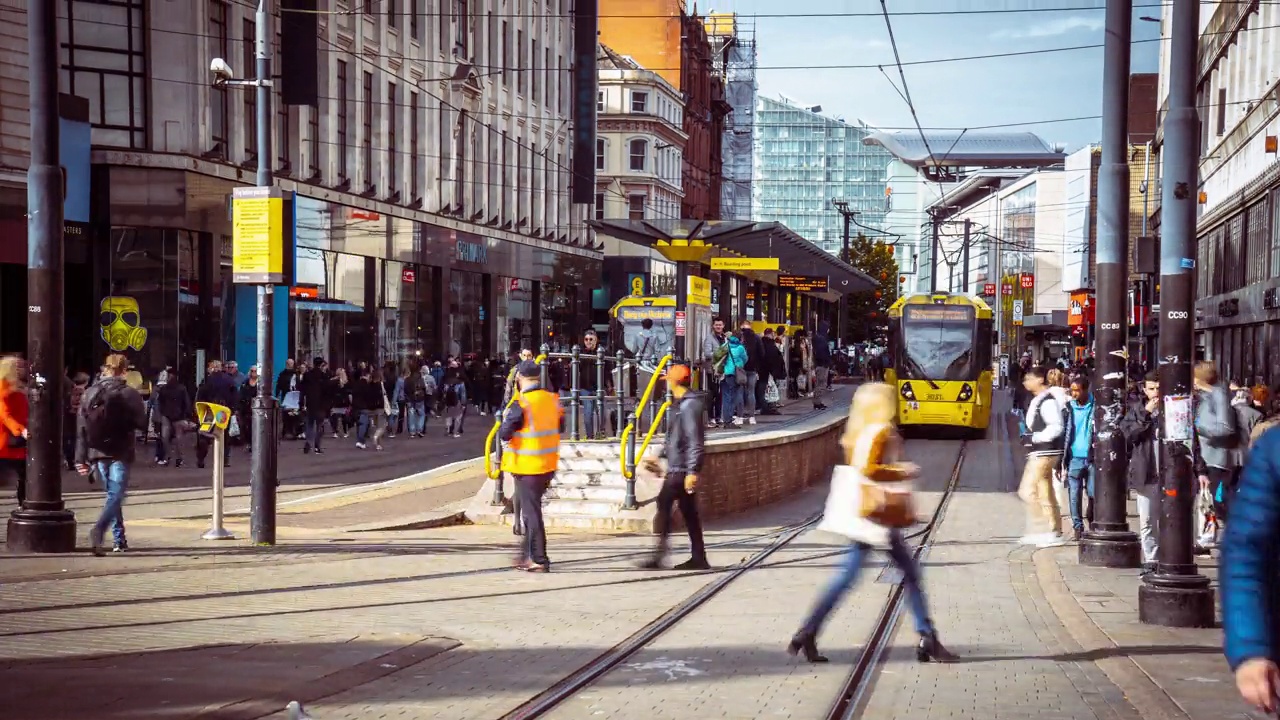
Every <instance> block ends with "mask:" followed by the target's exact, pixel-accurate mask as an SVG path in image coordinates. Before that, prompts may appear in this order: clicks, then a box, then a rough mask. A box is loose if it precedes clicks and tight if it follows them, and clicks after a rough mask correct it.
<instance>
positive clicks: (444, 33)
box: [435, 0, 453, 52]
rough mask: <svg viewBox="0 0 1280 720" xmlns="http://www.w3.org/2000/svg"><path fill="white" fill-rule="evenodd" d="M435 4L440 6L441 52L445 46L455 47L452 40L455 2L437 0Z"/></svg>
mask: <svg viewBox="0 0 1280 720" xmlns="http://www.w3.org/2000/svg"><path fill="white" fill-rule="evenodd" d="M435 4H436V5H437V6H438V7H439V8H440V52H444V51H445V48H450V47H453V44H452V42H451V36H452V34H453V3H452V2H450V1H449V0H436V3H435Z"/></svg>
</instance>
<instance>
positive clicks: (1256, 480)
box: [1220, 428, 1280, 713]
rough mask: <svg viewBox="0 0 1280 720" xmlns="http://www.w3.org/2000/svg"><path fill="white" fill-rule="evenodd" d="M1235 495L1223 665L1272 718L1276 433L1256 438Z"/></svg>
mask: <svg viewBox="0 0 1280 720" xmlns="http://www.w3.org/2000/svg"><path fill="white" fill-rule="evenodd" d="M1236 492H1237V494H1236V502H1235V504H1234V506H1233V508H1232V509H1233V512H1232V515H1231V521H1230V522H1228V523H1227V531H1226V533H1225V537H1224V538H1223V542H1222V562H1221V564H1220V567H1221V571H1220V577H1221V581H1222V627H1223V631H1224V635H1225V650H1226V656H1227V663H1228V664H1230V666H1231V669H1232V670H1233V671H1235V674H1236V688H1237V689H1239V691H1240V694H1241V696H1243V698H1244V700H1245V702H1247V703H1249V704H1251V705H1254V706H1256V707H1258V708H1259V709H1260V710H1262V711H1263V712H1267V713H1274V712H1275V711H1276V708H1277V696H1278V695H1280V667H1278V666H1277V664H1276V663H1277V661H1280V614H1278V613H1277V610H1278V609H1280V574H1277V572H1276V559H1275V555H1276V550H1275V549H1276V547H1277V545H1280V428H1271V429H1270V430H1267V431H1265V432H1263V433H1262V435H1260V436H1259V437H1258V439H1257V441H1256V442H1255V443H1254V445H1253V447H1252V448H1251V452H1250V454H1249V460H1248V464H1247V465H1245V468H1244V473H1243V474H1242V475H1241V477H1240V486H1239V488H1238V489H1237V491H1236Z"/></svg>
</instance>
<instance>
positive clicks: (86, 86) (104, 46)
mask: <svg viewBox="0 0 1280 720" xmlns="http://www.w3.org/2000/svg"><path fill="white" fill-rule="evenodd" d="M146 5H148V3H146V2H145V0H113V2H111V3H110V7H106V8H103V7H102V6H101V4H100V3H58V8H59V12H60V13H61V12H63V11H64V10H65V15H66V18H67V19H66V21H65V22H66V23H67V25H69V26H70V27H71V28H72V31H71V32H70V33H68V32H67V31H63V35H64V37H65V40H64V42H63V43H62V44H61V45H60V46H59V51H60V53H63V51H65V53H64V54H62V55H61V58H62V62H64V63H65V64H63V65H62V66H61V68H62V72H61V73H60V74H61V76H62V78H63V80H62V87H63V88H65V89H66V90H67V91H68V92H70V93H71V94H72V95H77V96H79V97H83V98H85V99H86V100H88V102H89V124H90V126H91V128H92V137H91V140H92V143H93V145H94V146H95V147H101V146H110V147H122V148H130V149H135V150H142V149H146V148H148V147H149V136H148V132H147V127H148V112H149V108H148V106H147V102H148V101H147V87H148V84H149V79H148V77H149V76H148V72H149V65H148V60H147V46H148V43H147V42H146V40H145V38H146V37H147V17H146V15H147V12H148V8H147V7H146ZM104 12H107V13H108V15H109V17H111V18H113V19H111V20H109V21H107V22H109V23H110V27H107V26H103V25H99V23H101V22H103V19H102V18H103V17H104V15H103V13H104ZM80 15H83V16H84V17H83V19H81V20H78V18H79V16H80ZM222 17H224V18H225V17H226V16H225V14H224V15H223V16H222ZM58 22H59V25H60V26H62V23H63V22H64V21H63V20H62V18H59V20H58ZM100 28H105V29H100ZM5 49H6V50H7V49H8V46H6V48H5ZM223 57H224V58H225V57H228V56H227V55H225V54H224V55H223Z"/></svg>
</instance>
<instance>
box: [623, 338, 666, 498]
mask: <svg viewBox="0 0 1280 720" xmlns="http://www.w3.org/2000/svg"><path fill="white" fill-rule="evenodd" d="M671 360H672V356H671V355H670V354H667V355H663V356H662V360H660V361H659V362H658V365H657V367H655V368H654V369H653V375H652V376H651V377H650V378H649V385H648V386H647V387H646V388H645V389H644V394H643V395H641V396H640V401H639V402H637V403H636V412H635V413H633V414H632V416H631V421H630V422H628V423H627V428H626V429H625V430H623V431H622V437H621V438H620V439H619V443H618V448H619V450H620V453H619V455H620V460H621V464H622V476H623V477H624V478H626V479H627V480H634V479H635V467H634V466H635V462H634V460H635V458H628V457H627V436H628V435H629V434H631V433H634V432H635V431H636V423H637V422H639V413H640V411H641V410H642V409H643V408H644V407H645V406H646V405H648V404H649V398H650V397H651V396H652V395H653V389H654V388H656V387H657V386H658V380H659V379H661V377H662V370H663V368H665V367H666V366H667V364H668V363H670V362H671ZM668 402H669V401H668ZM659 420H661V413H659V414H658V415H655V416H654V418H653V421H652V422H651V423H649V437H652V436H653V429H654V428H655V427H657V426H658V422H659ZM645 444H646V445H648V440H647V439H646V441H645ZM642 454H643V453H642Z"/></svg>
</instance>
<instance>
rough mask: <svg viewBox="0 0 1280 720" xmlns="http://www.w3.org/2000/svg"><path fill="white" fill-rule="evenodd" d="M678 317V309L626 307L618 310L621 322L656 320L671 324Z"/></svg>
mask: <svg viewBox="0 0 1280 720" xmlns="http://www.w3.org/2000/svg"><path fill="white" fill-rule="evenodd" d="M675 317H676V309H675V308H673V307H661V308H658V307H624V308H618V319H619V320H631V321H637V320H654V321H657V322H671V321H672V320H674V319H675Z"/></svg>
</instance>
